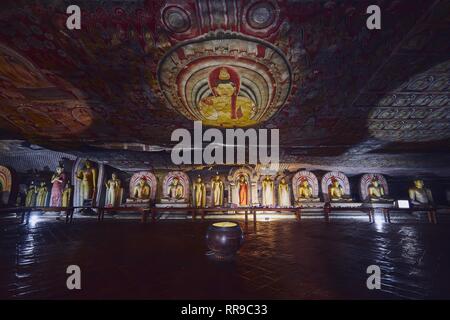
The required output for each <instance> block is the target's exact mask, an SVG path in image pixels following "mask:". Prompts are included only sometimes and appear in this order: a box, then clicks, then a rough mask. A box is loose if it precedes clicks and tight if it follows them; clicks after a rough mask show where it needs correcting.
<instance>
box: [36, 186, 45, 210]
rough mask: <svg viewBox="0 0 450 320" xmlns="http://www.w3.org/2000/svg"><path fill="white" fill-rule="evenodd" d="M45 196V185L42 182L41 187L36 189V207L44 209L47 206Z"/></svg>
mask: <svg viewBox="0 0 450 320" xmlns="http://www.w3.org/2000/svg"><path fill="white" fill-rule="evenodd" d="M47 195H48V188H47V184H46V183H45V182H44V181H42V182H41V185H40V186H39V188H38V191H37V195H36V206H37V207H46V206H47Z"/></svg>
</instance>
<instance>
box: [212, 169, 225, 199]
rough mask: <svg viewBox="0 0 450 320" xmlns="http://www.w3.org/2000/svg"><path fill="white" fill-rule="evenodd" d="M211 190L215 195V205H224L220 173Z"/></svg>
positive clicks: (213, 180) (216, 176)
mask: <svg viewBox="0 0 450 320" xmlns="http://www.w3.org/2000/svg"><path fill="white" fill-rule="evenodd" d="M211 189H212V193H213V205H214V206H216V207H220V206H222V205H223V182H222V180H221V179H220V176H219V174H218V173H216V175H215V177H214V178H213V179H212V181H211Z"/></svg>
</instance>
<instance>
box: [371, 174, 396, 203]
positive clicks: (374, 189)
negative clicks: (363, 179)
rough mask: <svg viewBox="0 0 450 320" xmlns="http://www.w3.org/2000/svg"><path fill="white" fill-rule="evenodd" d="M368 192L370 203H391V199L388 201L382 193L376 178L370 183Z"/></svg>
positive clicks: (382, 189) (381, 187) (382, 190)
mask: <svg viewBox="0 0 450 320" xmlns="http://www.w3.org/2000/svg"><path fill="white" fill-rule="evenodd" d="M367 189H368V192H369V200H370V201H371V202H390V201H393V199H389V198H387V197H386V195H385V193H384V188H383V186H382V185H381V184H380V182H379V181H378V179H377V178H375V177H374V178H373V179H372V182H371V183H370V184H369V186H368V187H367Z"/></svg>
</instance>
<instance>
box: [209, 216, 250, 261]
mask: <svg viewBox="0 0 450 320" xmlns="http://www.w3.org/2000/svg"><path fill="white" fill-rule="evenodd" d="M243 242H244V234H243V232H242V229H241V227H240V226H239V224H238V223H236V222H216V223H213V224H212V225H210V226H209V227H208V230H207V232H206V243H207V245H208V248H209V249H210V250H211V251H212V252H213V253H214V257H215V258H216V259H218V260H228V259H231V258H233V257H234V256H235V255H236V252H237V251H238V250H239V248H240V247H241V245H242V243H243Z"/></svg>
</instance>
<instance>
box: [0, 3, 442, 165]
mask: <svg viewBox="0 0 450 320" xmlns="http://www.w3.org/2000/svg"><path fill="white" fill-rule="evenodd" d="M75 2H77V4H78V5H79V6H80V8H81V14H82V19H81V29H80V30H76V29H75V30H68V29H67V27H66V20H67V17H68V14H67V13H66V9H67V6H68V3H67V1H64V0H53V1H46V0H35V1H28V0H14V1H12V0H5V1H2V4H1V6H2V11H1V15H0V139H3V140H6V141H12V140H22V141H27V142H28V143H30V144H33V145H39V146H41V147H44V148H47V149H51V150H54V151H57V152H68V153H71V154H72V155H77V156H84V157H89V158H92V159H94V160H95V159H97V160H99V161H100V160H102V161H108V163H109V164H110V165H111V166H114V165H115V166H116V167H120V168H124V169H126V168H130V169H133V170H134V169H136V170H138V169H139V170H141V169H142V170H147V169H148V164H149V163H151V164H152V165H154V166H156V167H158V166H166V167H167V166H170V165H171V162H170V150H171V148H172V147H173V146H174V144H175V142H173V141H171V133H172V132H173V131H174V130H175V129H178V128H185V129H188V130H192V129H193V121H195V120H200V121H202V123H203V125H204V126H205V127H214V128H219V129H221V128H244V129H247V128H267V129H279V140H280V160H281V161H282V162H283V163H291V164H296V166H297V167H299V168H305V167H321V168H322V167H323V168H324V170H328V169H333V170H334V169H336V168H337V169H338V170H339V171H345V172H348V171H349V170H352V169H354V168H357V167H362V168H367V167H371V168H378V169H376V170H377V171H378V172H381V171H383V170H385V171H384V172H385V173H386V172H387V171H389V170H391V172H394V171H396V172H397V171H400V169H399V168H406V167H423V168H429V169H430V170H435V172H439V173H441V172H443V171H442V167H443V166H445V163H448V161H447V158H446V157H450V154H449V152H448V150H450V124H449V123H450V120H449V114H450V99H449V95H448V92H449V79H450V75H449V73H450V70H449V63H450V55H449V52H450V47H449V42H448V36H449V34H448V15H446V14H444V13H446V12H449V11H450V5H449V4H448V1H444V0H433V1H421V0H397V1H377V3H378V5H379V6H380V8H381V12H382V25H381V29H380V30H369V29H368V28H367V26H366V20H367V16H368V15H367V12H366V9H367V7H368V6H369V5H372V4H374V3H373V1H369V0H367V1H366V0H345V1H333V0H329V1H320V0H318V1H290V0H248V1H247V0H246V1H243V0H186V1H181V0H152V1H147V0H128V1H121V0H118V1H90V0H80V1H75ZM405 12H407V14H405ZM444 150H447V151H444ZM436 153H439V154H441V157H430V154H436ZM346 170H347V171H346ZM355 170H357V169H355ZM374 170H375V169H374ZM402 170H403V169H402ZM381 173H382V172H381Z"/></svg>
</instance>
